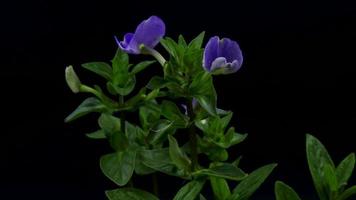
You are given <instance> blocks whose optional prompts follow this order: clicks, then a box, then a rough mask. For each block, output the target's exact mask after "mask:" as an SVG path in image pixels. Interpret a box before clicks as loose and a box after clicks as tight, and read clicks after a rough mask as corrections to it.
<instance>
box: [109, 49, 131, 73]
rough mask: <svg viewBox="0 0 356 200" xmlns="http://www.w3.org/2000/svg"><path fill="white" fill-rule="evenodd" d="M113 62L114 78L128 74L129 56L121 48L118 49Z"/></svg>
mask: <svg viewBox="0 0 356 200" xmlns="http://www.w3.org/2000/svg"><path fill="white" fill-rule="evenodd" d="M111 62H112V67H113V74H114V76H115V75H117V74H120V73H123V72H124V73H126V72H127V71H128V66H129V56H128V55H127V53H125V52H124V51H122V50H121V49H120V48H118V49H117V51H116V54H115V56H114V58H113V59H112V61H111Z"/></svg>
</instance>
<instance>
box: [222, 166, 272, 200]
mask: <svg viewBox="0 0 356 200" xmlns="http://www.w3.org/2000/svg"><path fill="white" fill-rule="evenodd" d="M276 166H277V165H276V164H269V165H265V166H263V167H261V168H259V169H257V170H255V171H253V172H252V173H251V174H249V175H248V176H247V177H246V178H245V179H244V180H242V181H241V182H240V183H239V184H238V185H237V186H236V187H235V189H234V190H233V192H232V195H231V196H230V197H229V198H228V200H247V199H249V198H250V196H251V195H252V194H253V193H254V192H255V191H256V190H257V189H258V188H259V187H260V186H261V184H262V183H263V182H264V181H265V180H266V179H267V177H268V176H269V175H270V174H271V172H272V170H273V169H274V168H275V167H276Z"/></svg>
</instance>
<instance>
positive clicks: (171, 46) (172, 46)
mask: <svg viewBox="0 0 356 200" xmlns="http://www.w3.org/2000/svg"><path fill="white" fill-rule="evenodd" d="M160 43H161V45H162V46H163V47H164V48H165V49H166V51H167V52H168V53H169V54H170V55H171V56H172V57H173V58H174V59H175V60H176V61H180V59H181V57H182V54H183V51H184V46H181V45H178V44H177V43H176V42H175V41H174V40H173V39H172V38H169V37H165V38H164V39H161V40H160Z"/></svg>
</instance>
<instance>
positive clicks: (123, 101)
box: [119, 95, 134, 188]
mask: <svg viewBox="0 0 356 200" xmlns="http://www.w3.org/2000/svg"><path fill="white" fill-rule="evenodd" d="M124 103H125V98H124V96H123V95H119V105H120V106H123V105H124ZM120 125H121V134H125V131H126V130H125V129H126V127H125V111H121V112H120ZM128 184H129V186H130V187H132V188H133V187H134V182H133V179H132V177H131V179H130V181H129V183H128Z"/></svg>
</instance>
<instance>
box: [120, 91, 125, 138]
mask: <svg viewBox="0 0 356 200" xmlns="http://www.w3.org/2000/svg"><path fill="white" fill-rule="evenodd" d="M124 102H125V99H124V96H122V95H120V96H119V104H120V106H123V105H124ZM120 123H121V133H125V113H124V111H121V112H120Z"/></svg>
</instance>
